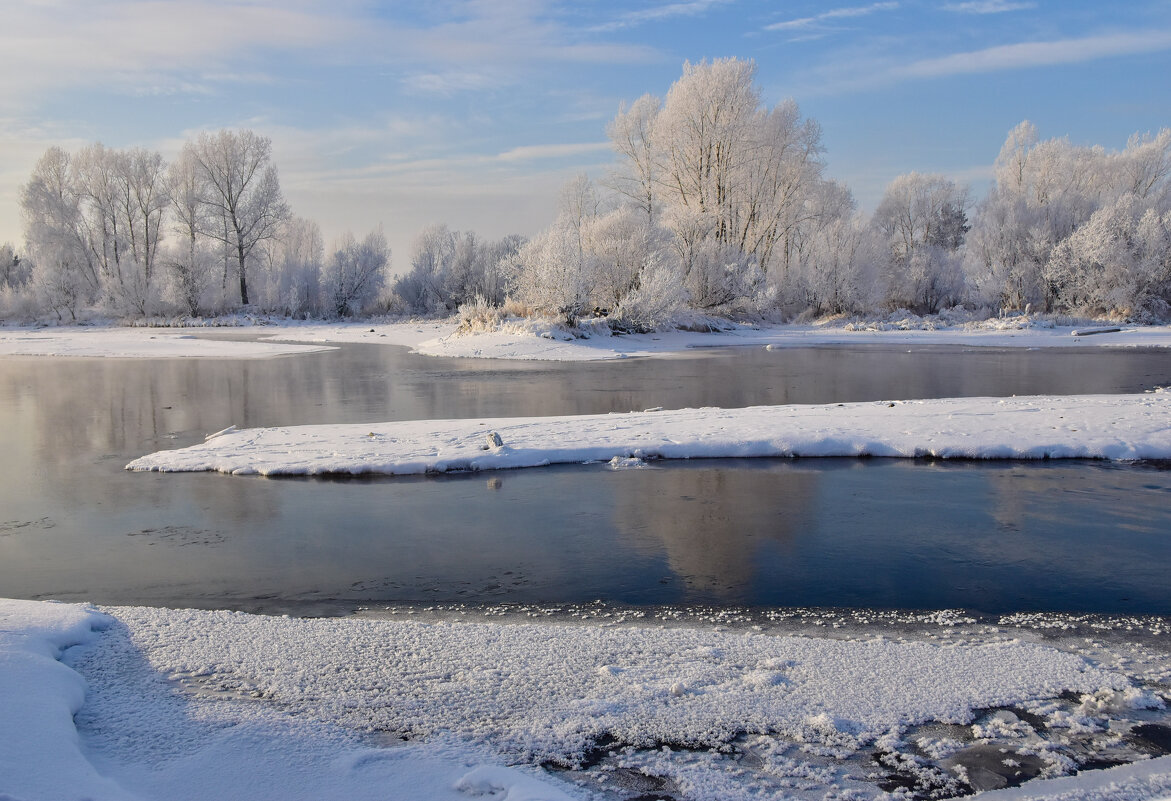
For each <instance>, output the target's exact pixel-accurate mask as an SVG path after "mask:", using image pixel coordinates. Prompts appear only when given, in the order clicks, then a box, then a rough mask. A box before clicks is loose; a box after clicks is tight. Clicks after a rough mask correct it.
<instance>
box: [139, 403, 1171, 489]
mask: <svg viewBox="0 0 1171 801" xmlns="http://www.w3.org/2000/svg"><path fill="white" fill-rule="evenodd" d="M488 432H494V433H496V434H497V435H498V436H499V437H500V440H501V442H502V444H501V445H500V446H490V445H489V444H487V443H486V441H485V437H486V435H487V434H488ZM796 456H800V457H815V456H816V457H823V456H882V457H936V458H964V459H1074V458H1080V459H1110V460H1137V459H1169V458H1171V393H1168V392H1162V391H1160V392H1152V393H1146V394H1141V395H1086V396H1069V397H1051V396H1035V397H1014V398H947V399H940V400H916V401H890V402H887V401H883V402H865V403H847V404H830V405H804V406H756V407H749V408H744V409H717V408H703V409H681V410H676V411H648V412H631V413H629V414H604V415H578V416H567V417H533V418H513V419H508V418H499V419H488V420H475V419H471V420H422V421H407V422H393V423H379V424H375V425H315V426H296V427H278V428H263V429H245V430H240V431H228V432H227V433H223V434H220V435H219V436H216V437H215V438H214V439H209V440H208V441H206V442H204V443H201V444H197V445H193V446H191V447H188V448H182V449H179V450H171V451H159V452H157V453H153V454H150V455H148V456H143V457H142V458H139V459H136V460H134V461H133V462H131V463H130V464H128V465H127V469H129V470H157V471H219V472H221V473H232V474H241V475H243V474H260V475H321V474H339V473H341V474H344V473H350V474H358V473H381V474H388V475H406V474H419V473H443V472H448V471H456V470H494V469H503V468H518V467H535V466H541V465H548V464H557V463H560V464H566V463H581V462H611V461H612V460H614V459H615V458H617V459H618V460H619V462H617V463H615V464H621V463H622V462H621V460H623V459H628V458H638V459H644V460H645V459H697V458H731V457H796Z"/></svg>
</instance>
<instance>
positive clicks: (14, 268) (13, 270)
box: [0, 242, 29, 289]
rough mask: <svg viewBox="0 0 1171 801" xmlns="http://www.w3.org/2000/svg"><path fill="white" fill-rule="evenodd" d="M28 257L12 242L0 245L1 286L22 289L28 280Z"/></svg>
mask: <svg viewBox="0 0 1171 801" xmlns="http://www.w3.org/2000/svg"><path fill="white" fill-rule="evenodd" d="M28 267H29V265H28V259H24V258H21V256H20V254H19V253H17V252H16V248H15V247H13V245H12V243H11V242H5V243H4V244H2V245H0V288H5V289H21V288H23V287H24V285H25V284H26V283H27V282H28Z"/></svg>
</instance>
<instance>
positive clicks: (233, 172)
mask: <svg viewBox="0 0 1171 801" xmlns="http://www.w3.org/2000/svg"><path fill="white" fill-rule="evenodd" d="M191 150H192V154H193V157H194V159H195V161H196V163H197V164H198V165H199V168H200V171H201V174H202V178H203V181H204V185H205V191H204V200H205V203H206V204H207V206H208V208H209V209H210V212H211V215H210V216H211V224H209V225H208V227H207V228H206V229H205V231H204V233H205V234H206V235H207V236H209V237H211V238H212V239H216V240H219V241H220V242H222V243H223V244H224V245H225V247H227V248H230V249H231V251H232V254H233V256H234V257H235V267H236V269H237V271H238V276H239V282H240V302H241V303H242V304H244V305H248V302H249V297H248V265H249V257H250V256H251V255H252V252H253V250H254V249H255V248H256V246H257V245H259V244H260V243H262V242H267V241H269V240H271V239H272V238H273V237H275V236H276V235H277V233H278V232H279V231H280V226H281V224H282V223H283V222H284V221H285V220H286V219H287V218H288V216H289V207H288V204H286V203H285V199H284V196H283V195H282V193H281V187H280V179H279V178H278V176H277V169H276V165H274V164H273V163H272V161H271V157H272V141H271V140H270V139H268V138H267V137H263V136H259V135H257V134H256V133H254V132H252V131H249V130H241V131H229V130H221V131H219V132H217V133H214V134H211V133H202V134H200V135H199V136H198V138H197V139H196V140H195V142H193V143H192V146H191Z"/></svg>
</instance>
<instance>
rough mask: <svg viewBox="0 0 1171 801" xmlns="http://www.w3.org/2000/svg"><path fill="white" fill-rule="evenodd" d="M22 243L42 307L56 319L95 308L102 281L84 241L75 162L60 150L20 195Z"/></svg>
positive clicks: (49, 155)
mask: <svg viewBox="0 0 1171 801" xmlns="http://www.w3.org/2000/svg"><path fill="white" fill-rule="evenodd" d="M20 205H21V210H22V212H23V214H24V220H25V239H26V241H27V243H28V247H29V252H30V253H31V255H32V258H33V261H34V264H35V268H34V270H33V273H32V283H33V290H34V292H35V294H36V296H37V298H38V300H39V302H40V304H41V305H42V306H43V307H44V308H46V309H49V310H51V311H53V312H54V313H55V314H56V315H57V316H58V317H62V316H63V312H68V313H69V316H70V319H76V318H77V313H78V311H79V310H80V309H81V308H82V307H84V306H87V305H89V304H90V303H92V302H93V300H94V299H95V298H96V297H97V294H98V292H99V290H100V289H101V276H100V275H99V272H98V268H97V266H96V265H95V263H94V261H93V258H92V254H91V250H90V247H89V242H88V238H87V226H86V225H85V223H84V218H83V213H82V208H81V205H82V198H81V196H80V193H79V190H78V184H77V180H76V177H75V170H74V167H73V160H72V158H71V157H70V155H69V154H68V153H67V152H65V151H64V150H62V149H61V148H59V147H51V148H49V149H48V150H47V151H45V154H44V155H43V156H41V158H40V160H39V161H38V162H37V164H36V166H35V167H34V168H33V173H32V176H31V178H30V179H29V182H28V183H27V184H25V185H24V186H22V187H21V189H20Z"/></svg>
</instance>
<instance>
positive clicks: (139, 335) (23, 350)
mask: <svg viewBox="0 0 1171 801" xmlns="http://www.w3.org/2000/svg"><path fill="white" fill-rule="evenodd" d="M321 350H332V348H329V347H325V346H321V345H292V344H278V343H274V342H240V341H235V340H228V339H211V338H204V337H196V336H193V335H192V334H190V333H175V332H174V330H173V329H159V328H77V327H63V328H38V329H10V328H0V356H88V357H109V358H122V359H174V358H193V357H194V358H205V359H266V358H271V357H273V356H290V355H295V354H300V353H313V352H315V351H321Z"/></svg>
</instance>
